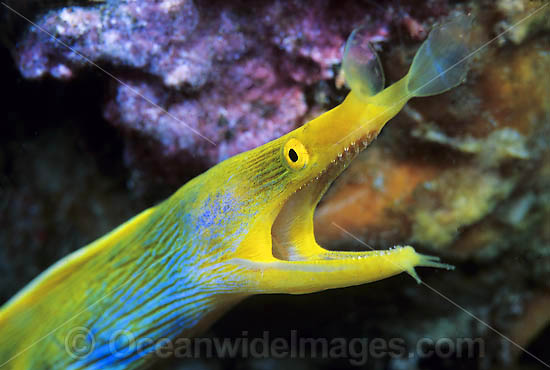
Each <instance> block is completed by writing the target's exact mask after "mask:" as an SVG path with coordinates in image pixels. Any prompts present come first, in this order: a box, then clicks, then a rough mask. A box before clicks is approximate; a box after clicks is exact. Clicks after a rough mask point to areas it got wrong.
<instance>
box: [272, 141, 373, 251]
mask: <svg viewBox="0 0 550 370" xmlns="http://www.w3.org/2000/svg"><path fill="white" fill-rule="evenodd" d="M376 136H377V135H376V134H375V133H374V132H370V133H369V134H367V135H364V136H362V137H360V138H359V139H358V140H355V141H352V142H351V143H350V144H349V145H348V146H344V147H342V148H341V151H339V152H338V154H336V155H335V157H334V158H333V159H332V160H329V161H328V164H327V165H326V167H325V168H324V169H323V170H322V171H320V172H319V173H317V174H316V175H314V176H312V178H310V179H309V181H307V182H306V183H304V184H303V185H302V186H300V187H299V188H298V189H297V190H296V191H295V192H294V193H293V194H292V195H290V197H288V198H287V199H286V200H285V201H284V202H283V205H282V207H281V209H280V211H279V213H278V214H277V217H276V219H275V221H274V222H273V225H272V228H271V237H272V253H273V257H275V258H277V259H280V260H285V261H300V260H312V259H318V258H322V255H323V254H325V253H326V252H327V250H326V249H324V248H322V247H321V246H320V245H319V244H318V243H317V242H316V240H315V235H314V230H313V215H314V212H315V208H316V207H317V205H318V203H319V201H320V200H321V198H322V196H323V195H324V194H325V193H326V191H327V190H328V189H329V187H330V185H331V184H332V182H333V181H334V180H336V178H338V176H339V175H340V174H341V173H342V172H343V171H344V170H345V169H346V168H347V167H348V166H349V164H350V163H351V162H352V161H353V159H354V158H355V157H357V155H358V154H359V153H360V152H362V151H363V150H364V149H365V148H366V147H367V146H368V145H369V144H370V143H371V142H372V141H373V140H374V139H375V138H376Z"/></svg>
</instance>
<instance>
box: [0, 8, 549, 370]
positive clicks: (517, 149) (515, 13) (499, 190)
mask: <svg viewBox="0 0 550 370" xmlns="http://www.w3.org/2000/svg"><path fill="white" fill-rule="evenodd" d="M8 3H9V4H10V5H11V6H13V7H14V8H17V5H18V2H14V1H10V2H8ZM26 3H28V1H27V2H26ZM544 4H545V2H542V1H529V0H499V1H496V2H486V1H482V2H476V1H470V2H461V1H458V2H451V1H445V0H430V1H425V2H419V1H413V0H403V1H394V2H393V1H392V2H375V1H370V0H369V1H329V0H322V1H318V2H315V5H312V3H307V2H302V1H298V0H295V1H292V0H272V1H267V2H254V1H246V0H236V1H224V2H222V1H210V2H208V1H201V0H196V1H189V0H162V1H135V2H134V1H129V2H127V1H118V0H107V1H105V2H98V3H96V2H94V3H88V4H85V2H84V3H83V2H79V6H76V5H73V4H71V6H65V7H62V6H59V7H58V8H56V9H49V10H48V12H46V13H45V14H43V15H41V16H40V17H38V18H37V25H38V26H39V27H40V28H42V29H44V30H46V31H48V32H50V33H51V34H52V35H54V36H55V37H56V38H58V39H59V41H61V42H63V43H64V44H65V45H66V46H69V47H71V48H73V49H74V50H76V51H78V52H79V53H81V54H82V55H85V56H86V57H87V58H88V59H89V61H92V62H94V63H96V64H98V65H99V66H100V67H101V68H103V69H104V70H106V71H108V72H109V73H112V74H113V75H114V76H116V78H117V79H118V81H115V80H113V79H111V78H110V77H109V76H105V75H104V74H103V73H101V72H97V73H95V72H91V71H94V70H96V67H93V66H91V65H90V64H89V63H88V61H86V60H84V59H83V58H82V57H81V56H79V55H78V54H75V53H73V52H72V51H70V50H68V49H67V47H66V46H64V45H62V44H60V43H58V42H56V41H53V40H52V39H51V37H50V36H48V35H47V34H45V33H44V32H42V31H41V30H40V29H39V28H37V27H30V28H29V30H28V32H27V33H25V34H22V35H20V37H19V38H18V44H17V47H16V48H15V49H14V55H15V60H16V64H17V68H18V69H19V71H20V73H21V74H22V75H23V76H24V77H25V78H28V79H31V80H38V81H37V82H32V83H31V82H28V81H27V82H25V84H26V85H25V88H26V89H29V86H31V88H32V86H34V85H33V84H39V86H40V88H39V89H38V91H39V92H40V93H41V94H43V95H46V94H48V92H49V94H51V95H52V96H51V97H50V98H49V99H44V101H41V99H40V97H36V96H32V95H31V96H29V97H28V98H27V95H28V94H27V90H23V92H22V93H20V94H19V95H16V97H18V99H19V100H20V101H23V102H25V104H21V106H18V107H17V108H13V107H11V106H10V102H9V101H8V102H3V103H4V104H6V106H5V110H6V111H8V112H13V111H14V110H17V109H19V110H20V111H24V110H26V109H27V104H26V100H28V101H36V102H37V104H39V107H40V109H42V110H44V111H48V109H55V110H56V111H59V112H61V113H59V114H60V117H61V118H58V117H57V116H56V115H55V114H54V113H50V114H48V115H46V117H45V118H44V117H41V116H30V117H29V116H28V115H27V114H23V115H22V114H18V113H10V116H9V117H10V118H9V119H8V120H7V121H6V122H8V125H6V126H7V128H6V130H7V133H6V134H5V135H3V137H2V143H3V145H2V150H1V151H0V170H2V171H3V176H2V178H0V179H1V180H2V181H1V182H0V186H1V190H2V192H3V194H5V196H3V197H2V198H1V203H0V207H2V208H1V209H2V210H3V212H2V213H1V215H0V219H1V220H2V224H3V225H5V231H4V232H3V233H2V234H0V244H1V245H3V246H7V247H6V248H4V247H3V248H2V249H1V250H0V252H1V253H2V258H1V260H2V261H4V263H2V264H0V268H1V269H2V270H1V271H2V275H1V276H2V280H0V282H1V283H2V284H1V288H2V292H1V294H2V295H1V296H2V298H4V299H7V298H8V297H9V296H10V295H11V294H13V293H14V292H15V291H16V290H17V289H18V288H19V287H21V286H22V285H23V284H24V283H25V282H27V281H28V280H29V279H30V278H32V277H33V276H35V275H36V274H37V273H38V272H39V271H41V270H43V269H44V268H45V267H46V266H48V265H50V264H51V263H53V262H54V261H55V260H57V259H58V258H59V257H60V256H61V255H64V254H66V253H68V252H69V251H70V250H73V249H75V248H77V247H79V246H81V245H83V244H85V242H87V241H90V240H92V239H93V238H94V237H97V236H99V235H101V234H102V233H103V232H105V231H107V230H108V229H110V228H112V227H114V226H116V225H117V223H119V222H120V221H121V220H123V219H124V218H127V217H129V216H130V215H132V214H134V213H135V212H136V211H137V210H138V209H140V208H143V207H144V206H145V205H146V204H151V203H152V202H154V201H158V200H161V199H162V197H164V196H165V195H167V194H169V190H173V189H174V188H175V187H176V186H178V185H180V184H181V183H182V182H183V181H185V179H187V178H189V177H192V176H194V175H195V174H196V173H199V172H200V171H202V170H204V169H205V168H207V167H208V166H210V165H212V164H214V163H216V162H218V161H220V160H223V159H224V158H227V157H228V156H231V155H233V154H236V153H238V152H241V151H243V150H246V149H249V148H252V147H255V146H257V145H259V144H262V143H264V142H266V141H268V140H271V139H273V138H275V137H278V136H280V135H281V134H283V133H285V132H287V131H289V130H291V129H292V128H294V127H295V126H297V125H299V124H300V123H301V122H303V121H306V120H307V119H309V118H311V117H313V116H316V115H317V114H319V113H321V112H323V111H324V110H326V109H328V108H330V107H331V106H333V105H334V104H335V102H338V101H340V100H341V99H342V98H343V97H344V96H345V93H346V89H345V88H344V87H343V82H342V76H341V75H340V74H339V60H340V56H341V52H342V50H341V47H342V44H343V42H344V40H345V37H346V36H347V35H348V33H349V32H350V31H351V29H352V28H353V27H355V26H356V25H357V24H359V23H361V22H362V21H364V20H365V19H366V21H367V24H368V27H369V30H370V32H371V40H372V42H374V44H375V48H376V49H378V50H379V51H380V52H381V60H382V62H383V64H384V69H385V70H386V72H387V80H389V82H392V81H395V80H396V79H398V78H399V77H401V76H402V75H403V74H404V72H405V70H406V68H407V66H408V65H409V64H410V61H411V57H412V55H414V51H415V50H416V48H417V46H418V44H419V42H420V41H421V40H422V39H423V38H424V37H425V35H426V32H427V30H429V28H430V27H431V25H432V24H433V23H434V22H437V21H439V20H440V19H441V18H442V17H444V16H446V15H449V14H453V13H457V12H464V11H471V12H473V13H474V14H475V15H476V17H477V18H478V21H477V22H476V23H475V26H474V27H473V29H472V35H473V37H474V38H475V40H476V42H477V43H478V44H479V45H485V43H486V42H487V41H490V40H493V38H495V37H497V36H499V35H500V37H498V38H496V39H495V40H494V41H493V42H490V43H489V44H488V45H486V46H485V47H483V48H482V49H481V50H480V52H479V53H477V54H476V56H475V57H474V58H473V60H472V65H471V66H472V70H471V72H470V73H469V75H468V80H467V81H466V83H465V84H464V85H462V86H460V87H459V88H457V89H454V90H452V91H450V92H448V93H446V94H444V95H442V96H438V97H431V98H426V99H422V100H418V101H412V102H411V103H409V104H408V106H407V107H406V109H405V110H404V111H403V112H402V113H401V114H400V115H399V116H398V117H396V118H395V119H394V120H393V121H392V122H390V124H389V125H390V126H389V127H388V128H387V129H385V130H384V131H383V133H382V135H381V136H380V137H379V139H378V140H376V141H375V142H374V143H373V144H372V145H371V147H370V148H369V149H368V150H367V151H366V152H365V153H363V154H362V155H361V156H360V157H359V158H357V159H356V160H355V161H354V163H353V164H352V166H351V167H350V168H349V169H348V170H347V171H346V172H345V173H344V174H343V175H342V176H341V177H340V178H339V179H338V181H337V182H336V183H335V184H334V186H333V187H332V188H331V190H330V191H329V193H328V194H327V195H326V197H325V198H324V199H323V200H322V203H321V204H320V206H319V207H318V209H317V211H316V218H315V234H316V237H317V239H318V241H319V243H320V244H321V245H323V246H327V247H329V248H333V249H341V250H357V249H364V248H365V247H364V246H362V245H360V244H359V243H358V242H357V241H356V240H354V239H352V238H350V237H349V235H346V234H345V233H343V232H342V230H341V228H344V229H345V230H347V231H349V232H350V233H352V234H354V235H355V236H357V237H358V238H360V239H362V240H363V241H365V242H366V243H368V245H370V246H372V247H374V248H387V247H390V246H392V245H395V244H413V245H415V247H418V248H419V249H420V250H422V249H424V250H427V251H428V250H431V252H430V253H432V254H433V253H437V254H439V255H441V256H442V258H443V259H444V260H445V261H448V262H450V263H453V264H455V265H456V267H457V269H456V270H455V271H454V272H441V271H429V270H427V269H426V270H422V271H420V275H421V277H422V278H423V279H424V281H425V282H426V284H428V286H429V287H431V288H433V289H434V290H436V291H437V292H440V293H441V294H442V295H443V296H444V297H442V296H440V295H438V294H436V293H434V292H433V291H431V290H430V289H427V288H426V287H425V286H417V285H415V284H414V282H413V281H412V279H410V277H408V276H405V275H404V276H399V277H396V278H393V279H389V280H387V281H384V282H380V283H375V284H370V285H368V286H361V287H356V288H349V289H346V290H341V291H329V292H326V293H323V294H316V295H308V296H302V297H284V296H271V297H254V298H253V299H251V300H249V301H247V302H245V303H244V304H243V305H241V306H239V307H237V308H236V309H235V310H233V311H232V312H230V313H229V314H228V317H226V318H225V319H223V320H221V321H220V322H219V323H218V324H217V325H215V326H214V327H213V328H212V329H211V331H210V335H214V336H217V337H230V338H231V337H240V336H241V335H242V332H243V330H246V331H247V333H248V335H249V337H250V338H252V337H261V336H262V331H264V330H267V331H269V332H270V333H272V337H276V336H281V337H285V336H288V334H289V333H290V331H291V330H294V329H297V330H298V331H299V334H300V335H301V336H303V337H313V338H332V337H346V338H366V337H369V338H373V337H382V338H392V337H399V338H403V339H404V340H405V341H406V343H407V347H408V348H414V345H415V343H417V342H418V340H419V338H424V337H431V338H466V337H467V338H481V339H482V340H483V343H484V350H485V351H484V353H483V354H480V353H477V354H476V355H475V356H473V357H472V358H463V357H458V356H451V357H450V358H437V357H430V358H417V357H414V356H413V357H407V356H405V357H402V358H390V357H383V358H371V359H369V362H368V363H367V364H366V365H365V368H368V369H375V368H388V369H404V368H407V369H426V368H434V369H435V368H449V369H451V368H453V369H455V368H471V369H491V368H502V367H503V366H518V368H523V367H526V368H537V366H540V363H539V362H538V361H537V360H536V359H534V358H532V357H530V356H529V355H527V354H525V353H524V352H522V351H520V350H518V348H517V347H515V346H514V345H513V344H511V343H510V342H509V341H507V340H506V339H504V338H503V337H502V336H500V335H499V334H498V333H496V332H495V331H493V330H492V329H491V328H493V329H494V330H497V331H498V332H499V333H502V334H504V335H506V336H508V337H510V338H511V339H512V340H513V341H514V342H515V343H517V344H519V345H520V346H522V347H524V348H527V349H528V350H529V351H530V352H531V353H533V354H535V355H536V356H538V357H539V358H541V359H542V360H543V361H546V362H548V361H549V360H550V359H549V358H548V355H547V343H546V340H547V339H548V333H549V330H548V325H549V322H550V314H549V311H548V309H547V307H548V291H549V289H550V284H549V282H550V249H549V245H550V192H549V190H548V189H550V161H549V160H548V159H549V158H550V146H549V144H548V142H549V141H548V138H549V137H550V88H549V86H550V80H549V77H548V74H547V71H548V70H549V67H550V54H549V52H548V45H549V31H548V30H549V28H550V27H549V23H548V19H550V17H549V16H548V15H549V14H550V6H547V7H546V8H542V9H543V10H541V11H540V12H538V9H541V8H540V7H541V6H543V5H544ZM84 5H86V6H84ZM534 12H536V13H534ZM531 13H533V14H534V15H532V16H529V14H531ZM511 26H513V28H511V29H510V27H511ZM504 31H505V32H504ZM503 32H504V33H503ZM4 58H6V57H5V56H4ZM5 73H6V80H7V81H8V80H9V81H12V83H11V84H8V85H7V87H8V89H10V90H13V91H17V90H18V89H19V90H21V89H22V87H21V86H20V85H19V84H18V82H16V81H15V77H13V71H12V70H8V72H5ZM90 74H92V76H90ZM83 76H84V77H83ZM45 77H49V78H46V80H47V81H49V82H47V83H46V85H45V86H44V85H42V84H44V82H43V80H44V78H45ZM90 80H95V81H94V82H90ZM79 81H81V82H79ZM82 81H84V82H82ZM48 83H50V84H53V85H51V86H48V85H47V84H48ZM75 83H76V84H78V83H81V84H83V86H81V87H77V88H76V90H78V91H84V90H86V89H92V90H93V91H96V94H95V95H93V96H91V97H88V96H87V95H86V94H84V95H78V94H76V97H72V98H70V97H69V95H71V92H72V91H73V90H70V88H69V91H70V92H69V93H67V94H66V95H60V93H59V91H66V89H67V88H68V86H71V85H73V84H75ZM28 84H30V85H28ZM52 91H55V92H56V93H55V94H52V93H51V92H52ZM136 92H137V93H139V94H136ZM56 94H57V96H58V97H59V100H61V101H63V100H64V99H67V100H66V103H67V105H69V106H74V107H73V109H72V110H71V111H70V114H69V113H67V109H64V108H62V106H63V104H57V105H56V104H53V107H50V105H52V100H53V99H55V97H56ZM140 95H141V96H140ZM144 97H145V98H144ZM14 99H15V98H14ZM25 99H26V100H25ZM151 102H153V103H154V104H156V105H153V104H151ZM101 103H103V105H102V106H100V104H101ZM90 104H92V105H94V107H96V108H97V111H94V114H93V115H90V111H89V110H88V109H85V107H87V106H88V105H90ZM79 110H82V112H81V114H82V115H81V116H79ZM41 113H42V111H40V112H37V113H36V114H37V115H39V114H41ZM67 115H68V116H67ZM102 117H103V119H105V120H106V122H103V121H101V119H102ZM44 120H45V121H48V122H57V120H60V121H61V122H63V123H55V124H53V123H50V124H49V126H46V127H45V128H44V127H42V121H44ZM94 120H97V122H100V123H96V122H95V121H94ZM29 122H30V123H29ZM15 123H17V124H15ZM18 125H20V126H21V127H26V129H25V130H27V131H28V132H25V134H24V135H21V133H20V132H19V131H18V130H19V129H16V128H17V127H20V126H18ZM109 125H110V128H109ZM73 126H76V127H77V128H74V127H73ZM71 127H73V128H71ZM113 127H114V129H113ZM8 128H9V129H8ZM190 128H191V129H193V130H195V131H197V132H199V133H200V134H201V135H204V136H205V137H207V138H208V139H210V140H212V141H213V142H214V143H215V145H213V144H211V143H210V142H209V141H208V140H205V139H203V138H201V137H200V136H198V135H196V134H194V133H193V131H192V130H191V129H190ZM35 132H36V133H35ZM67 132H69V133H71V134H67ZM117 132H118V133H119V134H120V135H121V137H122V139H121V140H122V142H121V141H120V140H119V138H118V136H117ZM90 133H94V135H95V136H94V135H92V136H94V137H95V139H93V140H92V141H94V142H95V144H94V145H91V147H90V146H89V145H85V146H86V147H87V148H88V149H86V150H82V149H81V148H80V149H79V148H76V149H75V147H74V145H72V144H70V143H72V141H73V140H74V138H75V137H77V138H78V137H79V138H82V137H86V136H89V135H90ZM35 135H36V136H38V137H34V136H35ZM81 140H82V139H81ZM86 140H88V139H86ZM86 140H85V141H86ZM103 142H104V146H102V145H99V144H98V143H103ZM122 143H123V144H122ZM121 145H123V149H121V151H123V153H120V152H116V153H112V152H108V154H107V156H108V159H107V160H103V161H102V162H101V161H100V162H99V163H97V162H96V161H95V160H94V159H92V158H98V157H100V158H101V157H102V156H105V155H106V154H104V151H105V148H108V147H117V148H118V147H120V146H121ZM21 148H24V150H23V149H21ZM45 148H46V149H45ZM22 150H23V151H24V153H21V151H22ZM59 151H61V152H62V153H64V155H60V154H59V153H58V152H59ZM102 153H103V154H102ZM33 161H36V164H35V165H33V166H28V165H27V164H28V163H33ZM64 161H67V162H64ZM70 166H75V167H70ZM71 168H78V170H73V169H71ZM106 168H107V169H109V170H108V171H107V173H106V172H105V171H106V170H105V169H106ZM124 168H126V169H127V170H124ZM56 179H57V180H56ZM59 179H61V180H59ZM152 184H153V185H154V184H161V185H162V186H163V187H161V188H162V190H161V191H158V187H155V186H153V185H152ZM151 189H153V190H151ZM145 196H147V199H145V200H144V197H145ZM77 206H78V207H77ZM52 215H55V217H54V216H52ZM19 220H24V222H21V221H19ZM335 224H336V225H338V226H339V227H336V226H335ZM434 250H435V252H434ZM445 297H446V298H448V299H449V300H452V301H453V302H455V303H456V305H458V306H455V305H453V304H452V303H450V301H448V300H446V299H445ZM461 308H462V309H461ZM463 309H464V310H463ZM466 311H467V312H466ZM472 315H473V316H472ZM474 316H475V317H474ZM478 319H479V320H482V321H483V322H485V323H487V324H488V325H490V327H491V328H489V327H488V326H486V325H485V324H483V323H481V322H480V321H479V320H478ZM320 323H323V324H320ZM243 328H244V329H243ZM224 361H225V360H219V359H216V360H212V359H195V360H193V361H189V362H183V363H180V362H177V361H174V363H171V364H170V365H173V366H181V368H204V369H220V368H229V367H231V368H241V369H267V368H278V367H285V368H300V369H309V368H326V369H328V368H340V369H342V368H349V367H352V366H351V365H350V364H349V362H347V361H345V360H341V361H338V360H335V359H333V360H331V361H328V360H326V359H310V358H309V357H307V356H306V359H299V361H289V360H286V359H285V360H280V361H279V360H275V359H254V360H252V359H234V360H231V361H229V364H228V365H227V364H226V363H225V362H224Z"/></svg>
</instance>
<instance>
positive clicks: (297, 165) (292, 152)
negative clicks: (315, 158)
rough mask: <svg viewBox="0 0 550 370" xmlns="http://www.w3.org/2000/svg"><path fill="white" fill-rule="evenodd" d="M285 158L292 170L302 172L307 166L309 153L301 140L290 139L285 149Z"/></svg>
mask: <svg viewBox="0 0 550 370" xmlns="http://www.w3.org/2000/svg"><path fill="white" fill-rule="evenodd" d="M283 157H284V158H285V161H286V164H287V165H288V166H289V167H290V168H291V169H293V170H301V169H302V168H304V167H305V166H306V165H307V162H308V160H309V153H308V152H307V149H306V147H305V146H304V144H302V143H301V142H300V141H299V140H297V139H290V140H289V141H287V142H286V144H285V146H284V147H283Z"/></svg>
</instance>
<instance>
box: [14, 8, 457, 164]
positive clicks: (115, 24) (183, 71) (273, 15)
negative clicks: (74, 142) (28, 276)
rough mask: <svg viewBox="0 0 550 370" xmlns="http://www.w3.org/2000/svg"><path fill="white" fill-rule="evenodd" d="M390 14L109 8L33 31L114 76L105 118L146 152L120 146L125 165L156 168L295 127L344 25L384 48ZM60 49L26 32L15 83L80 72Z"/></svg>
mask: <svg viewBox="0 0 550 370" xmlns="http://www.w3.org/2000/svg"><path fill="white" fill-rule="evenodd" d="M344 3H345V4H344ZM405 3H406V2H405ZM430 3H432V5H433V6H432V7H430V8H426V9H431V10H428V12H431V13H429V14H424V15H422V16H423V17H424V18H426V17H427V16H429V15H434V14H435V13H434V12H437V14H435V15H441V14H442V13H444V12H445V11H446V7H445V6H444V5H443V4H445V3H446V2H445V1H431V2H430ZM399 6H400V8H399V9H401V10H396V8H394V7H392V6H386V7H382V6H379V5H376V4H374V5H373V4H360V3H358V2H352V1H344V2H335V1H329V0H324V1H319V2H316V3H315V6H311V4H308V3H307V2H302V1H298V0H295V1H283V0H279V1H270V2H253V1H232V2H222V1H220V2H214V3H212V2H204V1H195V2H193V1H190V0H164V1H150V0H147V1H135V2H134V1H132V2H120V1H114V0H112V1H107V2H106V3H102V4H100V5H95V6H92V7H65V8H62V9H59V10H55V11H51V12H49V13H48V14H46V15H45V16H44V17H42V18H41V19H40V20H38V22H37V24H38V26H39V27H40V28H43V29H44V30H46V31H47V32H49V33H50V34H52V35H54V36H55V37H56V38H57V39H59V40H60V41H61V42H63V43H64V44H65V45H66V46H69V47H70V48H72V49H74V50H76V51H78V53H80V54H82V55H84V56H86V58H88V59H89V60H90V61H93V62H94V63H97V64H100V65H101V66H102V67H104V68H106V69H108V70H109V71H111V72H112V73H113V74H114V75H116V77H117V78H118V79H119V81H114V80H113V81H112V82H113V84H114V88H113V89H111V91H112V95H111V96H109V97H108V103H107V104H106V106H105V112H104V115H105V117H106V118H107V120H109V121H110V122H112V123H113V124H115V125H117V126H120V127H122V129H123V130H122V131H123V132H125V133H126V134H127V136H128V137H129V138H130V137H131V138H136V137H139V138H141V139H143V138H146V139H147V140H149V143H151V142H154V144H153V145H149V146H150V147H152V148H153V149H152V150H142V149H140V144H136V143H135V142H134V143H129V144H131V145H128V146H127V150H129V152H128V153H127V156H126V158H127V159H128V160H129V163H128V164H129V165H130V167H133V166H132V165H135V164H136V163H139V162H142V159H143V158H142V157H143V155H144V154H143V153H145V152H147V153H148V154H147V155H148V156H153V157H157V158H159V160H157V162H156V163H163V164H166V163H168V162H169V160H170V159H175V158H177V161H178V163H180V164H182V160H183V162H185V160H186V158H194V159H195V160H196V159H197V158H200V162H201V163H202V164H203V165H204V166H209V165H213V164H215V163H217V162H218V161H221V160H223V159H225V158H227V157H229V156H232V155H234V154H237V153H239V152H242V151H244V150H248V149H251V148H253V147H256V146H258V145H261V144H263V143H265V142H267V141H269V140H272V139H274V138H276V137H279V136H281V135H282V134H284V133H286V132H288V131H290V130H292V129H293V128H295V127H296V126H297V125H299V124H300V123H301V121H302V119H303V117H304V115H306V113H307V112H308V110H309V109H311V108H312V105H314V104H315V102H310V104H308V103H307V101H308V98H307V96H306V88H307V87H308V86H311V85H314V84H316V83H318V82H319V81H322V80H328V79H331V78H334V75H335V71H337V68H335V66H336V65H337V64H339V62H340V58H341V51H342V50H341V49H342V45H343V43H344V40H345V38H346V37H347V35H348V34H349V32H350V31H351V29H352V28H353V27H354V26H357V25H358V24H359V23H360V22H363V21H365V19H366V20H367V21H368V23H367V24H368V27H369V29H370V32H371V34H372V36H371V38H372V41H373V42H381V41H384V40H387V39H388V38H389V37H390V30H391V28H392V27H393V26H397V27H401V28H403V26H402V19H403V18H402V17H401V18H400V17H396V14H398V13H399V14H401V13H403V14H405V12H404V11H403V9H405V8H404V7H405V5H403V4H400V5H399ZM407 17H409V18H410V16H408V15H407ZM65 45H62V44H61V43H58V42H56V41H54V40H53V39H52V38H51V37H50V36H49V35H48V34H46V33H45V32H42V31H41V30H39V29H38V28H36V27H35V28H32V29H31V32H28V33H27V35H26V37H25V38H24V39H23V40H22V41H21V42H20V43H19V46H18V48H17V57H18V65H19V68H20V70H21V73H22V74H23V76H25V77H27V78H39V77H42V76H44V75H48V74H49V75H51V76H53V77H55V78H60V79H67V78H72V77H73V76H74V75H75V74H76V73H77V71H78V70H79V69H81V68H83V67H84V66H88V65H89V63H88V61H86V60H85V59H84V58H82V57H81V56H80V55H78V54H76V53H74V52H73V51H71V50H70V49H69V48H68V47H66V46H65ZM88 68H91V67H88ZM121 82H122V83H121ZM136 92H138V93H139V95H143V96H144V97H146V98H147V99H143V98H142V97H140V96H139V95H137V94H136ZM149 100H150V101H149ZM309 100H311V99H309ZM151 101H152V102H154V103H155V104H156V105H155V104H151ZM194 132H195V133H194ZM136 133H137V135H136ZM196 133H198V134H196ZM199 134H200V135H199ZM201 135H202V136H204V137H206V138H208V140H205V139H204V138H203V137H201ZM151 139H152V140H151ZM131 140H135V139H131ZM209 140H211V141H212V142H214V143H215V144H212V143H211V142H209ZM167 161H168V162H167ZM161 167H162V166H161Z"/></svg>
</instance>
